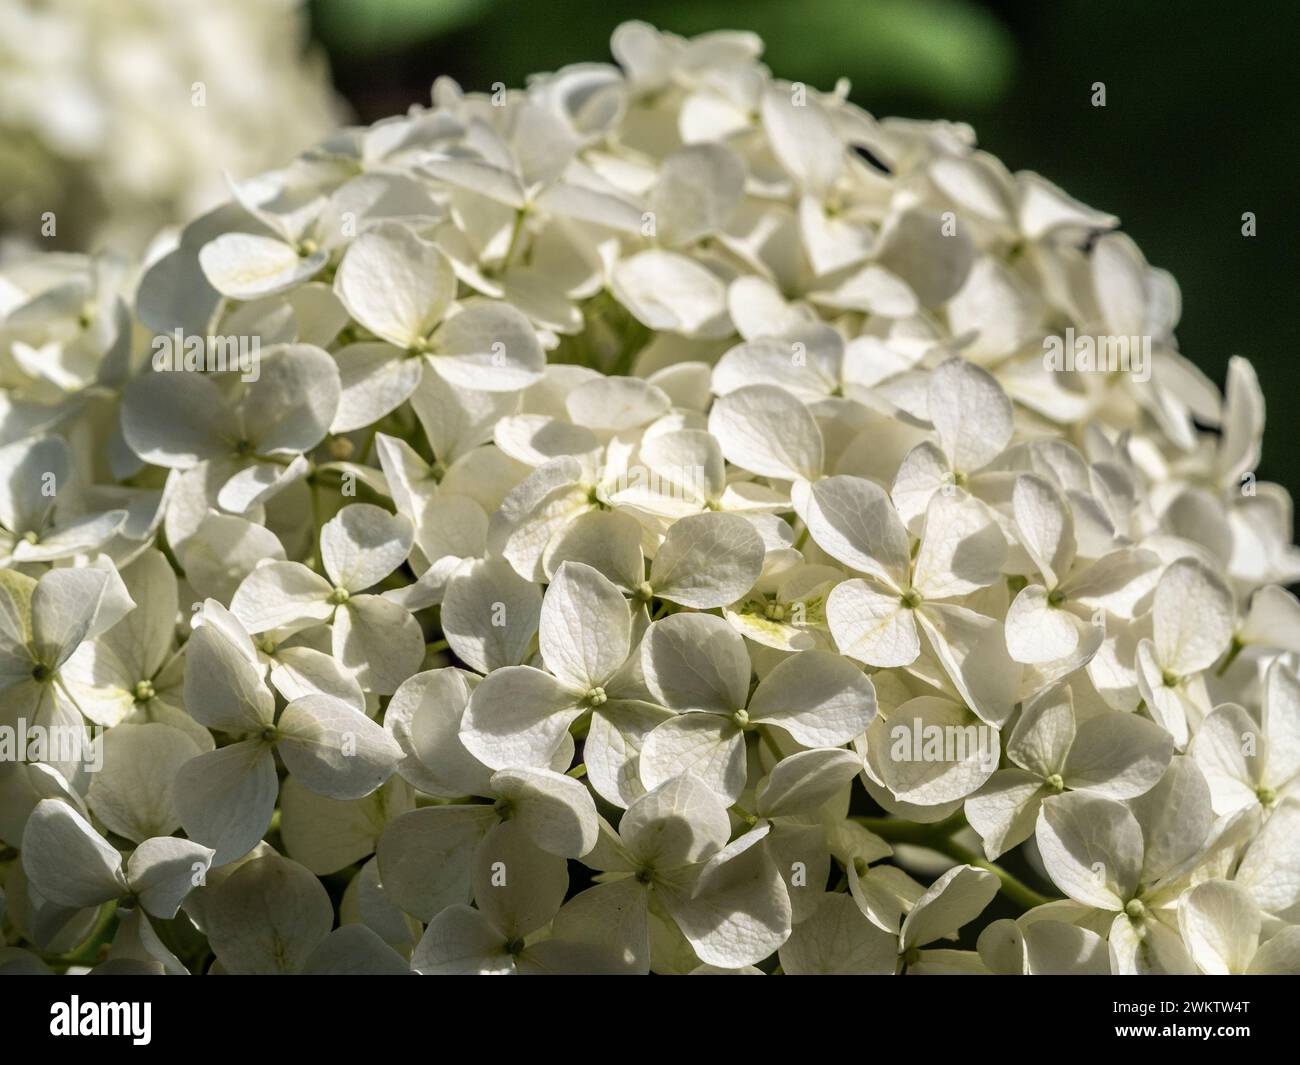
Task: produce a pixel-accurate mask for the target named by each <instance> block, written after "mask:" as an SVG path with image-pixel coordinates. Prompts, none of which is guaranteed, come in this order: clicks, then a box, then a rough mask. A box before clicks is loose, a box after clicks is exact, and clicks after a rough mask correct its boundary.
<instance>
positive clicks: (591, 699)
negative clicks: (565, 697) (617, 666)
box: [582, 685, 609, 706]
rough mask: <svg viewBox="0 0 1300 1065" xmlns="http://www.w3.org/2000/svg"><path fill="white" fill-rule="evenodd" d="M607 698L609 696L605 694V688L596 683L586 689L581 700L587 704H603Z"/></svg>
mask: <svg viewBox="0 0 1300 1065" xmlns="http://www.w3.org/2000/svg"><path fill="white" fill-rule="evenodd" d="M608 699H609V696H608V695H606V694H605V689H604V688H602V687H601V686H600V685H596V687H594V688H591V689H589V690H588V692H587V694H586V695H585V696H583V700H582V701H583V702H585V703H586V704H587V705H588V706H604V705H605V703H606V702H607V701H608Z"/></svg>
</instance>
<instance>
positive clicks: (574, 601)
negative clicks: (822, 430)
mask: <svg viewBox="0 0 1300 1065" xmlns="http://www.w3.org/2000/svg"><path fill="white" fill-rule="evenodd" d="M740 520H742V521H743V520H744V519H740ZM538 637H539V640H540V643H541V651H542V658H543V659H544V660H545V662H546V666H547V668H548V669H549V670H550V671H551V672H552V673H554V674H555V675H556V676H557V677H558V678H559V679H560V680H561V682H563V683H565V684H567V685H569V686H571V687H574V688H577V689H579V690H581V691H586V690H588V689H591V688H595V687H598V686H600V685H602V684H604V683H605V682H606V681H607V680H608V679H609V678H610V677H611V676H613V674H614V671H615V670H617V669H618V667H619V666H621V665H622V664H623V661H624V659H626V658H627V656H628V652H629V651H630V650H631V641H632V612H631V610H630V609H629V608H628V605H627V600H626V599H624V598H623V593H622V592H620V591H619V590H618V589H617V588H616V587H615V586H614V585H613V584H612V583H610V581H609V580H608V579H607V578H606V577H604V576H602V575H601V574H600V573H598V572H597V571H596V570H594V569H592V568H591V567H590V566H584V565H583V564H582V563H580V562H565V563H562V564H561V565H560V568H559V569H558V570H557V571H556V573H555V577H554V579H553V580H552V581H551V584H550V585H549V586H548V587H547V589H546V595H545V597H544V598H543V600H542V616H541V625H540V628H539V630H538Z"/></svg>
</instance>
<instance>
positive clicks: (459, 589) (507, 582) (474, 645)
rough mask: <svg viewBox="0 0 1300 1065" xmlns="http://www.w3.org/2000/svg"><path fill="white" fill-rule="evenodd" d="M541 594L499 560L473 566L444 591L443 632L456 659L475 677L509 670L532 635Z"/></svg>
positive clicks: (523, 653) (521, 656)
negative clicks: (500, 670) (503, 669)
mask: <svg viewBox="0 0 1300 1065" xmlns="http://www.w3.org/2000/svg"><path fill="white" fill-rule="evenodd" d="M541 610H542V593H541V591H540V589H538V587H537V586H536V585H535V584H533V583H531V582H530V581H526V580H524V578H522V577H520V576H519V574H517V573H516V572H515V571H514V570H513V569H512V568H511V567H510V566H508V565H506V564H505V563H504V562H502V561H500V560H499V559H495V560H489V561H482V562H475V563H473V565H471V566H470V567H469V568H468V569H466V570H462V571H461V572H459V573H457V575H456V576H455V577H453V578H452V579H451V581H450V582H449V583H448V585H447V592H446V595H445V596H444V597H443V603H442V628H443V633H444V634H445V635H446V637H447V642H448V643H449V644H450V645H451V649H452V650H453V651H455V652H456V656H457V657H458V658H460V659H461V661H463V662H465V663H466V664H467V665H469V666H471V667H472V668H474V669H476V670H478V671H479V672H480V673H488V672H490V671H492V670H494V669H500V668H501V667H502V666H514V665H518V664H519V663H520V662H522V661H524V659H525V658H526V657H527V656H528V654H529V651H530V649H531V646H532V643H533V637H534V636H535V635H536V634H537V627H538V622H539V619H540V617H541Z"/></svg>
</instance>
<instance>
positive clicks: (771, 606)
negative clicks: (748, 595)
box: [764, 603, 785, 621]
mask: <svg viewBox="0 0 1300 1065" xmlns="http://www.w3.org/2000/svg"><path fill="white" fill-rule="evenodd" d="M764 613H765V614H766V615H767V618H768V620H769V621H784V620H785V604H784V603H768V604H767V609H766V610H764Z"/></svg>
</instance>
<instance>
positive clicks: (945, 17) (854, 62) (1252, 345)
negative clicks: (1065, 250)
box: [309, 0, 1300, 496]
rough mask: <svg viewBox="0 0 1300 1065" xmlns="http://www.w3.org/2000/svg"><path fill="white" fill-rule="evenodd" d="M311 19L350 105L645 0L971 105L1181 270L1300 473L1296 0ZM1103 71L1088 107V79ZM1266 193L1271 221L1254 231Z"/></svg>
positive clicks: (595, 34)
mask: <svg viewBox="0 0 1300 1065" xmlns="http://www.w3.org/2000/svg"><path fill="white" fill-rule="evenodd" d="M309 10H310V15H311V23H312V29H313V35H314V36H315V37H316V39H317V40H318V41H319V42H320V43H321V44H322V45H323V46H324V48H325V50H326V52H327V53H328V55H329V59H330V63H331V66H332V69H333V72H334V81H335V84H336V86H337V87H338V89H339V91H340V92H341V93H342V95H343V96H344V97H345V98H346V99H347V100H348V101H349V103H350V104H351V106H352V107H353V108H354V110H355V111H356V113H357V115H358V116H359V117H360V118H361V119H363V120H365V121H372V120H374V119H377V118H380V117H382V116H384V115H389V114H393V113H396V112H399V111H402V110H405V108H406V107H407V106H408V105H409V104H410V103H411V102H412V101H415V100H419V101H427V99H428V92H429V86H430V84H431V83H432V81H433V78H434V77H435V76H436V75H438V74H446V75H450V76H451V77H454V78H455V79H456V80H457V81H459V82H460V83H461V84H462V85H463V86H464V87H465V88H466V89H474V90H479V91H486V90H488V89H489V87H490V86H491V84H492V82H495V81H501V82H504V83H505V84H507V85H511V86H515V85H522V84H523V83H524V79H525V77H526V76H527V75H528V74H530V73H532V72H535V71H539V70H554V69H556V68H558V67H560V66H563V65H564V64H566V63H574V62H582V61H592V60H601V61H608V60H609V35H610V32H611V31H612V30H613V28H614V27H615V26H616V25H618V24H619V23H620V22H622V21H624V20H626V19H630V18H639V19H643V20H645V21H648V22H652V23H654V24H655V25H657V26H659V27H660V28H663V29H667V30H672V31H674V32H677V33H681V34H695V33H701V32H704V31H707V30H714V29H748V30H753V31H755V32H757V33H759V34H761V35H762V36H763V38H764V39H765V40H766V42H767V50H766V53H765V56H764V58H765V61H766V62H767V63H768V65H769V66H770V67H771V68H772V69H773V70H774V71H775V72H776V73H777V74H778V75H780V76H783V77H788V78H791V79H794V80H800V81H805V82H807V83H809V84H811V85H814V86H816V87H817V88H819V89H830V88H831V87H832V86H833V85H834V84H835V81H836V79H837V78H839V77H841V76H843V77H847V78H849V79H850V81H851V82H852V86H853V90H852V93H851V96H852V99H853V100H854V102H855V103H858V104H860V105H861V106H863V107H865V108H866V109H867V110H869V111H871V112H872V113H873V114H876V115H878V116H884V115H905V116H908V117H915V118H950V119H960V120H964V121H967V122H969V123H971V125H973V126H974V127H975V130H976V132H977V133H978V135H979V139H980V143H981V145H982V146H983V147H985V148H987V149H988V150H990V151H992V152H993V153H994V154H995V155H998V156H999V157H1001V158H1002V159H1003V160H1004V161H1005V162H1006V163H1007V165H1008V166H1010V167H1011V168H1012V169H1033V170H1037V171H1039V172H1040V173H1042V174H1043V175H1045V176H1046V177H1048V178H1050V179H1051V180H1052V181H1055V182H1056V183H1058V184H1059V185H1061V186H1062V187H1064V188H1065V189H1066V190H1068V191H1069V192H1070V193H1072V194H1073V195H1075V196H1077V197H1078V198H1080V199H1082V200H1083V201H1084V202H1085V203H1088V204H1090V205H1092V206H1095V207H1097V208H1100V209H1103V210H1106V211H1110V212H1112V213H1114V214H1116V215H1118V216H1119V217H1120V219H1121V220H1122V224H1123V227H1124V229H1125V230H1127V231H1128V232H1129V233H1130V234H1132V236H1133V237H1134V239H1135V240H1137V242H1138V244H1139V246H1140V247H1141V248H1142V249H1143V251H1144V252H1145V253H1146V256H1147V258H1148V259H1149V260H1150V262H1151V263H1152V264H1153V265H1155V266H1161V267H1164V268H1166V269H1168V270H1170V271H1171V272H1172V273H1173V274H1174V276H1175V277H1176V278H1177V279H1178V282H1179V284H1180V285H1181V287H1182V292H1183V316H1182V324H1181V325H1180V327H1179V329H1178V336H1179V339H1180V342H1181V347H1182V350H1183V352H1184V353H1185V354H1186V355H1187V356H1188V357H1189V358H1191V359H1192V360H1194V361H1195V362H1196V363H1197V364H1198V365H1200V366H1201V367H1202V368H1203V369H1204V370H1205V371H1206V373H1207V374H1209V376H1210V377H1211V378H1212V379H1213V380H1215V381H1216V382H1218V383H1219V384H1220V385H1221V384H1222V382H1223V376H1224V371H1225V368H1226V366H1227V360H1228V357H1229V356H1230V355H1234V354H1239V355H1245V356H1248V357H1249V358H1250V359H1251V360H1252V361H1253V362H1254V363H1255V367H1256V369H1257V371H1258V373H1259V377H1260V381H1261V384H1262V386H1263V389H1264V394H1265V396H1266V397H1267V400H1268V429H1267V438H1266V441H1265V448H1264V461H1263V463H1262V465H1261V467H1260V471H1259V472H1260V476H1261V478H1264V479H1269V480H1276V481H1280V482H1281V483H1283V484H1285V485H1286V486H1287V487H1288V488H1289V489H1290V490H1291V493H1292V495H1293V496H1297V495H1300V456H1297V455H1296V453H1295V452H1296V445H1297V428H1298V427H1300V353H1298V352H1297V350H1296V349H1297V345H1296V334H1297V329H1296V316H1297V310H1296V308H1297V303H1298V302H1300V301H1297V298H1296V290H1297V282H1298V281H1300V252H1298V250H1297V249H1298V238H1300V214H1298V212H1297V191H1298V190H1300V136H1298V135H1297V131H1298V130H1300V121H1298V119H1297V103H1298V102H1300V75H1298V74H1297V65H1298V64H1297V59H1296V54H1295V52H1296V41H1297V40H1300V5H1297V4H1296V3H1294V0H1285V2H1280V0H1252V2H1250V3H1248V4H1235V5H1234V4H1224V3H1222V2H1221V0H1218V2H1213V3H1210V2H1203V0H1179V2H1177V3H1173V2H1169V0H1156V2H1152V0H1146V2H1136V3H1135V2H1133V0H1050V2H1043V0H984V2H977V0H311V3H310V8H309ZM1098 81H1100V82H1103V83H1105V86H1106V106H1105V107H1104V108H1102V107H1093V106H1092V103H1091V97H1092V85H1093V83H1094V82H1098ZM1247 211H1250V212H1253V213H1254V215H1255V217H1256V226H1257V234H1256V236H1254V237H1245V236H1243V235H1242V224H1243V223H1242V214H1243V213H1244V212H1247Z"/></svg>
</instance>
